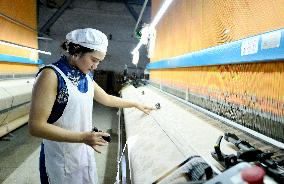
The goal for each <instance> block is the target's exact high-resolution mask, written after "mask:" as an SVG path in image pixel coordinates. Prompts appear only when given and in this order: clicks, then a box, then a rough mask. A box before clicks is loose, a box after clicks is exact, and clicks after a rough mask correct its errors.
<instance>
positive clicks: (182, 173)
mask: <svg viewBox="0 0 284 184" xmlns="http://www.w3.org/2000/svg"><path fill="white" fill-rule="evenodd" d="M176 91H177V90H176ZM121 94H122V97H123V98H125V99H129V100H134V101H137V102H142V103H144V104H152V105H153V106H154V105H155V104H157V103H159V105H160V109H157V110H155V111H153V112H151V114H150V115H149V116H146V115H144V114H143V113H141V112H140V111H138V110H136V109H124V111H123V113H122V114H121V116H124V118H120V119H121V121H120V128H121V131H120V141H121V142H120V144H121V146H120V156H121V157H119V158H118V160H120V161H121V162H120V163H121V165H120V167H121V173H119V175H120V177H122V181H125V182H126V181H127V178H128V179H129V178H130V179H131V183H186V182H191V183H205V182H206V181H207V182H208V181H210V180H206V178H204V177H205V171H204V170H205V169H206V168H208V167H210V168H212V171H213V178H215V177H217V175H218V174H220V176H222V175H221V172H223V171H225V169H228V168H229V167H228V166H227V165H225V164H222V162H220V161H218V160H216V159H214V157H213V156H212V152H214V148H215V146H216V144H217V143H216V141H217V140H218V138H220V136H223V135H224V133H226V132H230V133H231V134H235V135H237V136H238V137H239V138H240V139H242V140H245V141H247V142H249V143H250V144H251V145H253V146H254V147H255V148H257V149H260V150H262V151H263V153H264V152H265V153H266V152H268V151H270V152H273V153H274V154H273V159H275V160H277V159H279V158H282V159H283V153H284V152H283V148H284V144H283V143H282V142H279V141H275V140H274V139H271V138H269V137H267V136H265V135H263V134H259V133H257V132H255V131H254V130H252V129H246V128H245V127H240V126H238V124H237V123H235V124H234V122H233V121H230V120H228V119H225V118H222V117H221V116H218V115H216V114H215V115H214V114H213V113H212V112H209V111H207V110H205V109H202V108H200V107H199V108H198V107H197V106H196V105H193V104H191V103H189V102H187V101H185V100H181V99H178V98H177V97H175V96H173V95H170V94H168V93H166V92H162V91H161V90H160V89H158V88H156V87H153V86H152V85H147V86H143V87H139V88H134V87H133V86H127V87H125V88H124V89H123V90H122V92H121ZM237 127H238V128H237ZM239 128H240V129H239ZM124 130H125V133H126V134H123V132H124ZM266 131H268V129H266ZM263 139H264V140H263ZM265 141H267V142H265ZM241 143H243V142H241ZM273 144H274V145H273ZM245 145H246V144H245ZM125 147H126V148H125ZM220 147H221V151H222V153H223V154H224V153H225V155H234V154H236V152H237V149H236V147H234V145H233V144H232V141H231V142H228V141H222V142H221V143H220V145H219V148H220ZM253 154H254V153H253ZM245 156H246V155H245ZM230 159H232V158H231V157H230ZM282 162H283V161H282ZM252 163H253V162H250V164H251V165H253V164H252ZM128 164H129V165H128ZM242 164H248V162H241V164H240V165H237V164H236V163H235V164H234V163H233V165H237V166H235V167H232V169H231V170H232V171H233V172H232V173H231V174H232V175H231V177H233V176H235V177H236V176H237V175H239V174H240V170H241V169H243V167H251V165H249V164H248V165H245V166H243V165H242ZM280 164H283V163H280ZM233 165H231V166H233ZM128 167H129V170H130V173H128V172H127V169H126V168H128ZM238 167H240V168H238ZM282 167H283V165H282ZM230 168H231V167H230ZM236 169H237V171H234V170H236ZM231 170H230V171H231ZM282 171H284V170H282ZM229 173H230V172H229ZM209 174H210V171H209ZM283 174H284V173H282V175H280V176H282V177H283ZM202 177H203V179H202ZM229 180H230V177H227V176H226V177H222V178H221V181H223V183H230V182H229ZM264 181H265V183H279V181H278V182H277V181H275V180H274V179H272V178H271V177H269V176H267V175H266V177H265V179H264ZM280 181H283V178H282V180H280ZM122 183H123V182H122ZM211 183H213V182H211Z"/></svg>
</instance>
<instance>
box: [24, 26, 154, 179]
mask: <svg viewBox="0 0 284 184" xmlns="http://www.w3.org/2000/svg"><path fill="white" fill-rule="evenodd" d="M107 46H108V40H107V37H106V35H105V34H104V33H102V32H100V31H98V30H96V29H91V28H86V29H77V30H74V31H72V32H70V33H68V34H67V35H66V41H65V42H64V43H63V44H62V48H63V49H65V50H66V51H67V52H68V54H67V56H63V57H61V58H60V60H59V61H57V62H56V63H54V64H52V65H48V66H45V67H43V68H42V69H41V70H40V71H39V74H38V76H37V80H36V82H35V85H34V88H33V93H32V104H31V110H30V116H29V131H30V133H31V135H33V136H36V137H41V138H43V139H44V140H43V144H42V146H41V154H40V176H41V183H48V182H49V183H51V184H57V183H58V184H65V183H66V184H67V183H68V184H70V183H72V184H83V183H88V184H92V183H98V180H97V174H96V165H95V160H94V151H93V150H95V151H96V152H99V153H100V151H99V149H98V147H99V146H105V145H107V142H106V141H105V140H104V139H103V136H109V134H108V133H105V132H92V131H91V130H92V110H93V99H94V100H96V101H98V102H99V103H101V104H103V105H106V106H110V107H122V108H127V107H136V108H137V109H139V110H141V111H143V112H144V113H146V114H148V113H149V112H150V111H151V110H152V109H153V108H150V107H147V106H144V105H141V104H138V103H135V102H131V101H127V100H123V99H121V98H118V97H115V96H111V95H108V94H106V93H105V92H104V90H103V89H101V88H100V87H99V86H98V85H97V84H96V83H95V82H94V81H93V80H92V78H91V77H90V75H89V73H90V71H92V70H95V69H96V68H97V66H98V64H99V63H100V62H101V61H102V60H103V59H104V57H105V55H106V52H107Z"/></svg>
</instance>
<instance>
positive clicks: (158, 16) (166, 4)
mask: <svg viewBox="0 0 284 184" xmlns="http://www.w3.org/2000/svg"><path fill="white" fill-rule="evenodd" d="M172 2H173V0H165V1H164V4H163V5H162V7H161V8H160V10H159V11H158V13H157V14H156V16H155V17H154V19H153V22H152V23H151V24H150V26H149V30H154V28H155V27H156V25H157V24H158V23H159V21H160V19H161V18H162V16H163V15H164V14H165V12H166V11H167V9H168V8H169V6H170V4H171V3H172ZM141 46H142V39H140V41H139V43H138V45H137V46H136V47H135V49H133V51H132V52H131V54H132V55H133V57H134V53H136V52H138V50H139V49H140V47H141ZM137 62H138V61H137Z"/></svg>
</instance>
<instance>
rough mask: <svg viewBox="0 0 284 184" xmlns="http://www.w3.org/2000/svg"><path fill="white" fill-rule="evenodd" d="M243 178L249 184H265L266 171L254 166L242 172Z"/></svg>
mask: <svg viewBox="0 0 284 184" xmlns="http://www.w3.org/2000/svg"><path fill="white" fill-rule="evenodd" d="M241 175H242V178H243V180H244V181H246V182H248V183H249V184H263V178H264V176H265V171H264V169H263V168H262V167H259V166H253V167H249V168H245V169H244V170H242V173H241Z"/></svg>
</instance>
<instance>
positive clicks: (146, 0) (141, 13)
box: [133, 0, 148, 35]
mask: <svg viewBox="0 0 284 184" xmlns="http://www.w3.org/2000/svg"><path fill="white" fill-rule="evenodd" d="M147 3H148V0H145V1H144V4H143V7H142V9H141V12H140V15H139V17H138V20H137V22H136V25H135V28H134V30H133V35H135V31H136V29H137V27H138V25H139V22H140V20H141V18H142V15H143V13H144V10H145V7H146V5H147Z"/></svg>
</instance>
